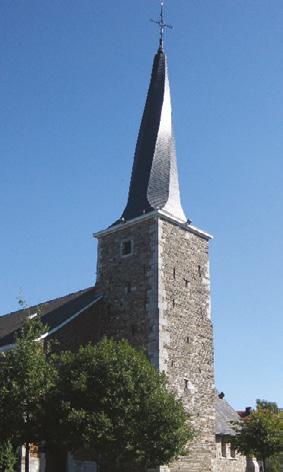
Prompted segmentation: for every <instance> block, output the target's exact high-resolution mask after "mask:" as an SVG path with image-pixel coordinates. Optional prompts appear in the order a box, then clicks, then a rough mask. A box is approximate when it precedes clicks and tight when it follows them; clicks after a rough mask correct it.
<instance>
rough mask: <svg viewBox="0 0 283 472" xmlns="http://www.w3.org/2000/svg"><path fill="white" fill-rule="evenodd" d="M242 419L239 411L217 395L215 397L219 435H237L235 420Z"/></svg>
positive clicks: (216, 422)
mask: <svg viewBox="0 0 283 472" xmlns="http://www.w3.org/2000/svg"><path fill="white" fill-rule="evenodd" d="M234 421H240V416H239V415H238V413H237V412H236V411H235V410H234V409H233V408H232V407H231V405H229V403H227V402H226V400H224V398H219V395H216V399H215V434H216V435H219V436H226V435H227V436H235V431H234V429H233V422H234Z"/></svg>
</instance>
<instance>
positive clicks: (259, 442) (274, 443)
mask: <svg viewBox="0 0 283 472" xmlns="http://www.w3.org/2000/svg"><path fill="white" fill-rule="evenodd" d="M282 426H283V425H282V418H280V414H279V411H278V408H277V405H276V403H271V402H267V401H265V400H257V408H256V410H254V411H252V413H251V415H250V416H248V417H247V418H246V420H245V421H244V422H242V423H241V424H238V425H236V437H235V442H234V444H235V446H236V448H237V449H238V451H239V452H241V453H242V454H244V455H246V456H252V455H253V456H255V457H256V458H257V459H258V460H263V461H264V462H265V463H266V461H267V459H268V458H272V457H274V456H275V455H276V454H278V453H279V452H280V448H282V446H281V445H280V436H282V431H283V429H282Z"/></svg>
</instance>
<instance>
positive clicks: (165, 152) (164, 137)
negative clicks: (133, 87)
mask: <svg viewBox="0 0 283 472" xmlns="http://www.w3.org/2000/svg"><path fill="white" fill-rule="evenodd" d="M153 210H163V211H165V212H167V213H168V214H169V215H171V216H173V217H174V218H177V219H178V220H181V221H183V222H185V221H186V217H185V214H184V211H183V209H182V206H181V201H180V191H179V181H178V172H177V164H176V150H175V139H174V133H173V124H172V110H171V97H170V86H169V79H168V70H167V59H166V55H165V54H164V51H163V48H162V47H160V48H159V50H158V52H157V54H156V55H155V57H154V61H153V68H152V74H151V81H150V86H149V90H148V95H147V100H146V104H145V109H144V113H143V117H142V122H141V126H140V130H139V135H138V140H137V144H136V151H135V158H134V164H133V169H132V177H131V183H130V189H129V196H128V203H127V205H126V208H125V210H124V212H123V215H122V218H121V219H122V220H131V219H133V218H136V217H138V216H140V215H142V214H145V213H149V212H151V211H153Z"/></svg>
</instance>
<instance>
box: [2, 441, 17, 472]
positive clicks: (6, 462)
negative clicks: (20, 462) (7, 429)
mask: <svg viewBox="0 0 283 472" xmlns="http://www.w3.org/2000/svg"><path fill="white" fill-rule="evenodd" d="M16 463H17V455H16V451H15V449H14V447H13V446H12V444H11V442H10V441H5V442H3V443H1V444H0V472H15V470H16Z"/></svg>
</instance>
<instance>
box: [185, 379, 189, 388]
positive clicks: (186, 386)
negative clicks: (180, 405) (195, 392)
mask: <svg viewBox="0 0 283 472" xmlns="http://www.w3.org/2000/svg"><path fill="white" fill-rule="evenodd" d="M184 383H185V390H188V385H189V381H188V379H184Z"/></svg>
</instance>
